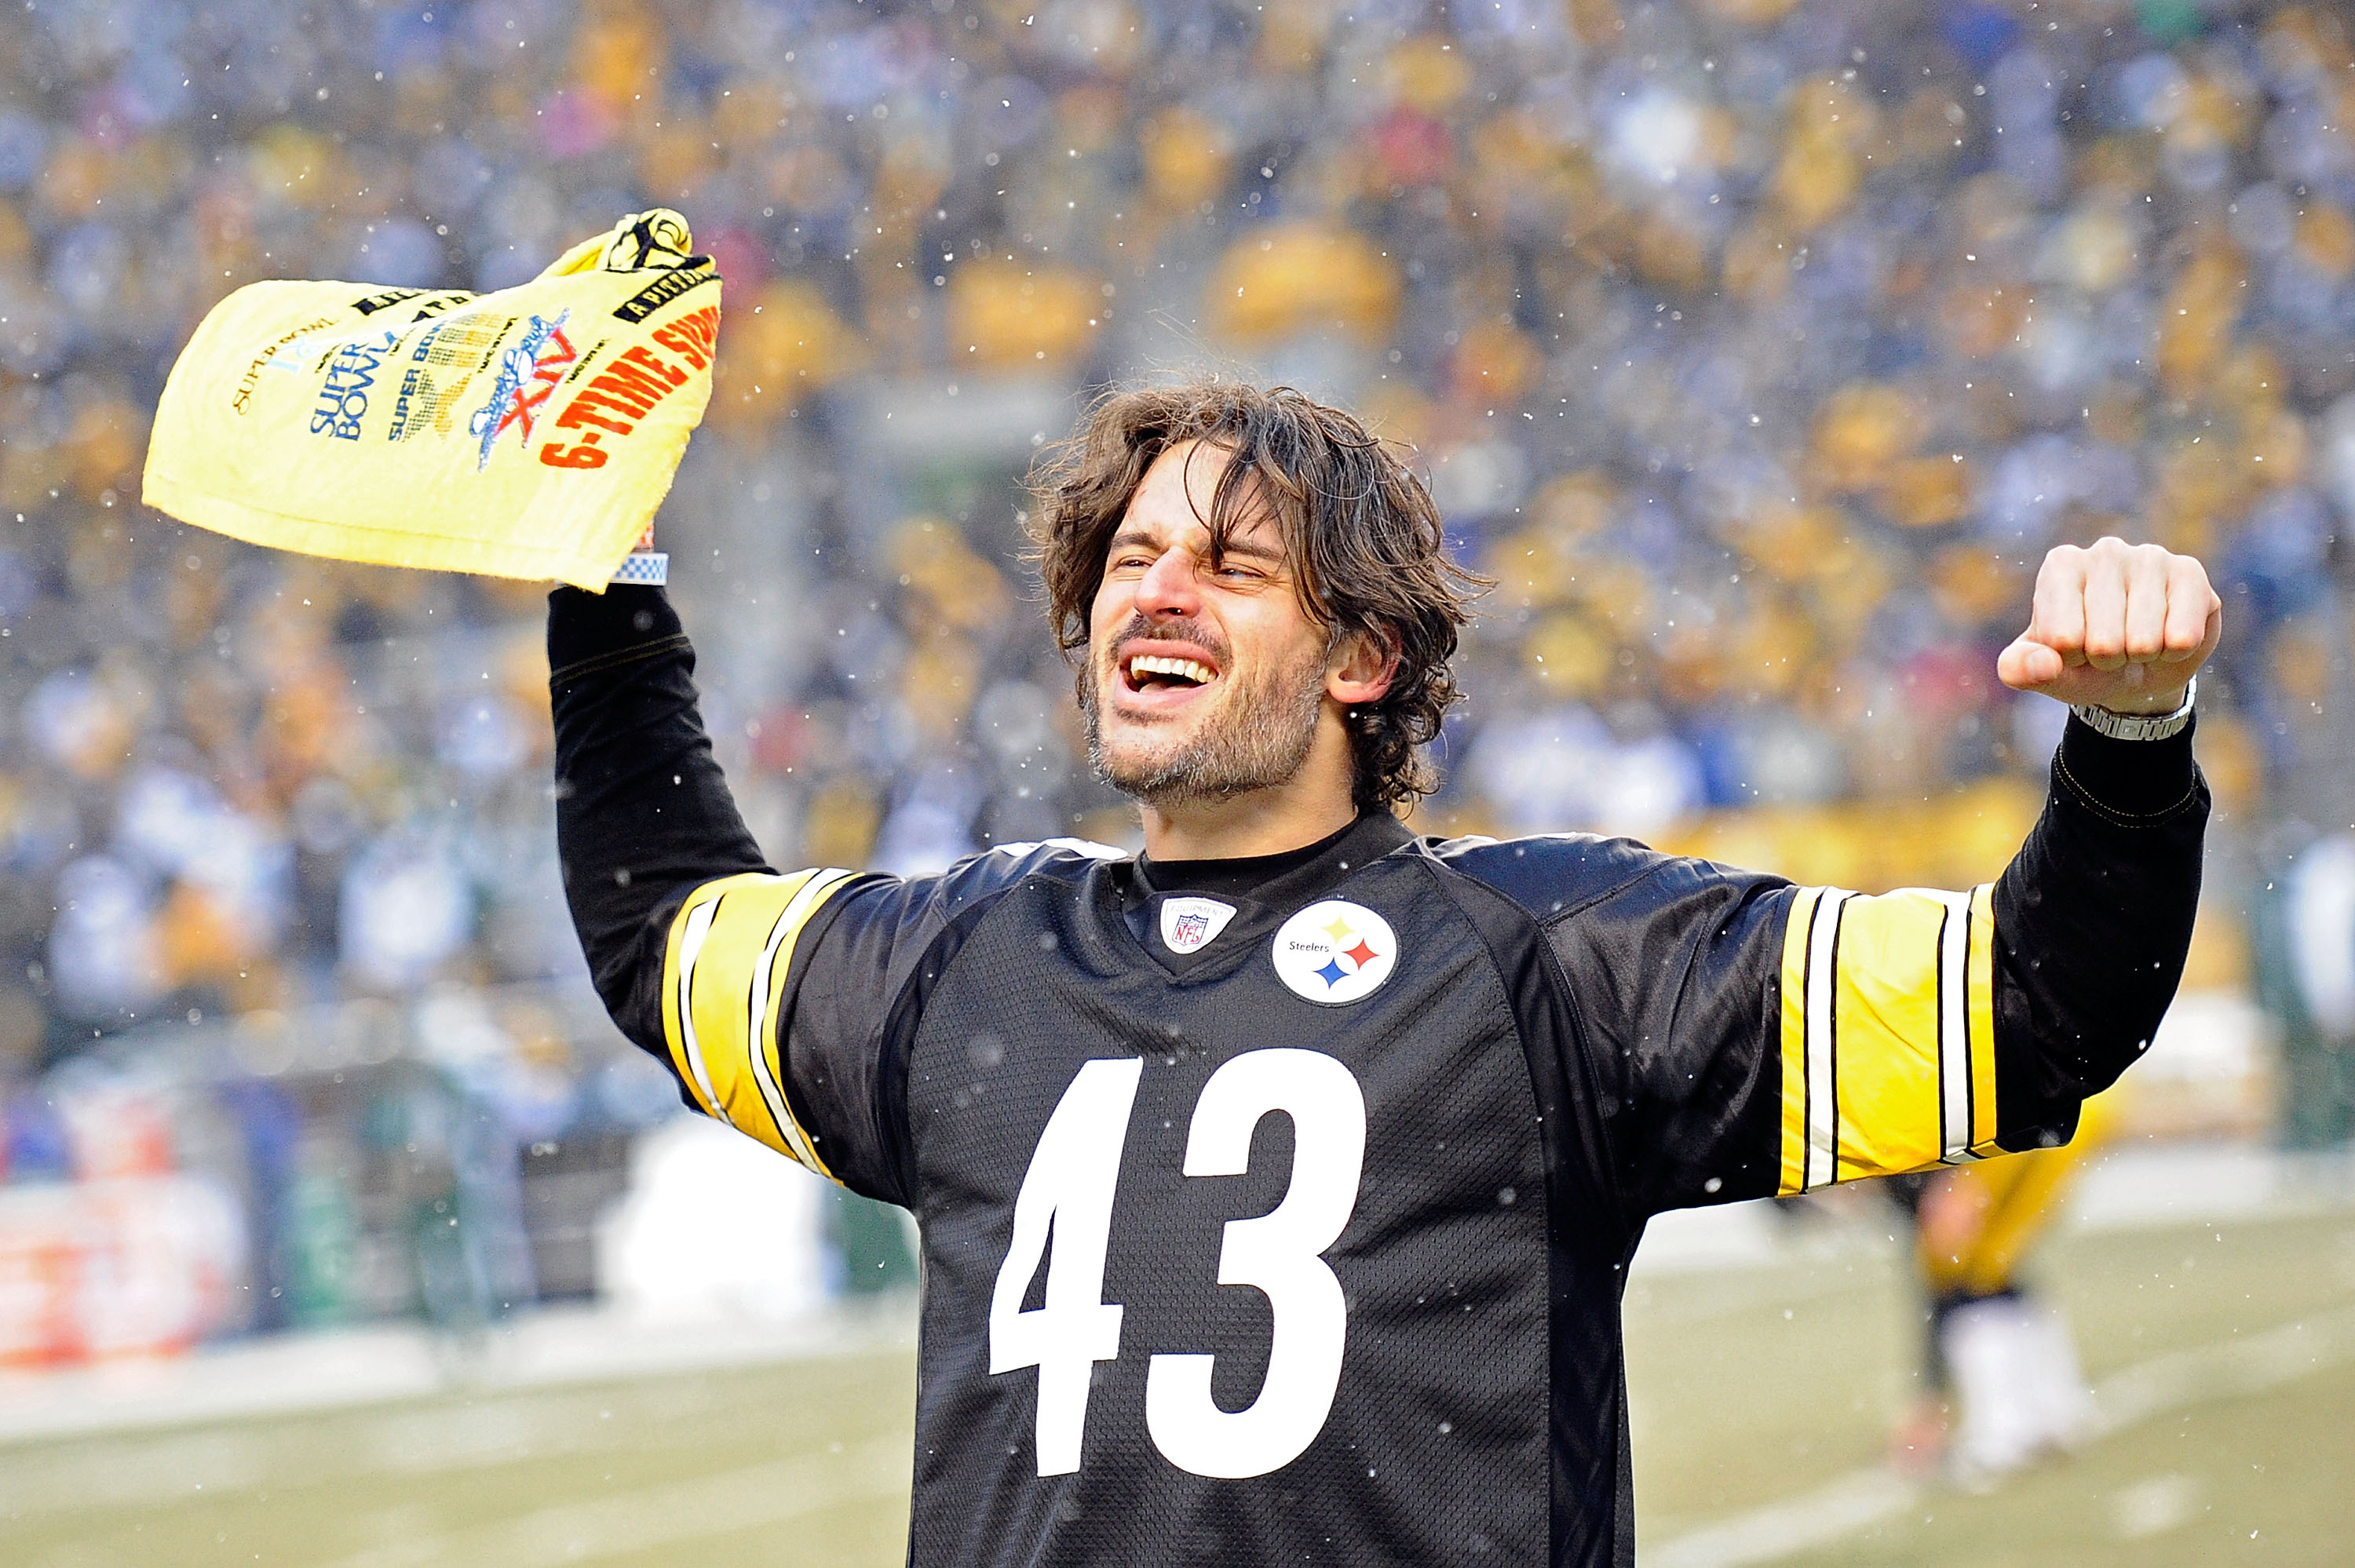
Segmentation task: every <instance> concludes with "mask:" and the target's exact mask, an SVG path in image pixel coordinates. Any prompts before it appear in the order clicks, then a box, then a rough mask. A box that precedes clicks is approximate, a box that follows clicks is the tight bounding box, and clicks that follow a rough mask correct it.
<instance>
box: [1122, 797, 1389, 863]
mask: <svg viewBox="0 0 2355 1568" xmlns="http://www.w3.org/2000/svg"><path fill="white" fill-rule="evenodd" d="M1142 810H1143V813H1144V817H1145V853H1146V854H1148V855H1150V856H1152V857H1153V858H1154V859H1155V860H1157V861H1184V860H1236V859H1241V858H1244V857H1248V856H1252V855H1263V854H1282V853H1284V852H1285V851H1286V850H1295V849H1299V848H1302V847H1303V846H1305V845H1307V844H1313V843H1315V842H1316V841H1317V840H1319V839H1325V838H1330V837H1331V836H1332V835H1333V834H1335V833H1337V832H1340V831H1341V830H1342V829H1343V828H1346V827H1348V825H1349V824H1350V823H1351V822H1352V821H1356V820H1357V815H1358V811H1357V808H1356V806H1355V805H1353V804H1352V803H1351V801H1350V800H1349V796H1348V792H1347V791H1346V790H1342V791H1322V790H1320V791H1317V792H1316V794H1315V795H1314V796H1313V797H1311V798H1309V799H1305V800H1304V799H1302V798H1301V792H1299V791H1297V790H1296V789H1293V788H1291V787H1287V786H1284V785H1278V786H1276V787H1275V788H1273V789H1253V790H1252V791H1250V792H1249V793H1247V794H1241V795H1227V796H1218V797H1211V798H1209V799H1200V798H1197V799H1193V800H1164V801H1159V802H1154V801H1146V802H1144V803H1143V805H1142Z"/></svg>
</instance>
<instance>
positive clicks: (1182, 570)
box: [1136, 550, 1201, 616]
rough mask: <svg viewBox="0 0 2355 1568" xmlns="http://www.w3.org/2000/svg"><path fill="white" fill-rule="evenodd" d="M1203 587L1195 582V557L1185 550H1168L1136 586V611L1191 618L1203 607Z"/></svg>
mask: <svg viewBox="0 0 2355 1568" xmlns="http://www.w3.org/2000/svg"><path fill="white" fill-rule="evenodd" d="M1200 588H1201V585H1200V584H1199V582H1197V581H1196V580H1195V577H1194V557H1193V556H1192V555H1190V554H1189V553H1188V552H1187V551H1184V550H1164V551H1162V552H1161V556H1160V558H1159V559H1158V560H1156V561H1155V562H1154V563H1153V565H1151V566H1150V567H1146V571H1145V577H1143V579H1142V580H1140V581H1139V582H1138V583H1137V585H1136V608H1137V611H1138V613H1140V614H1143V615H1155V616H1190V615H1192V614H1193V613H1194V612H1195V611H1196V610H1197V609H1199V608H1200V606H1201V591H1200Z"/></svg>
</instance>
